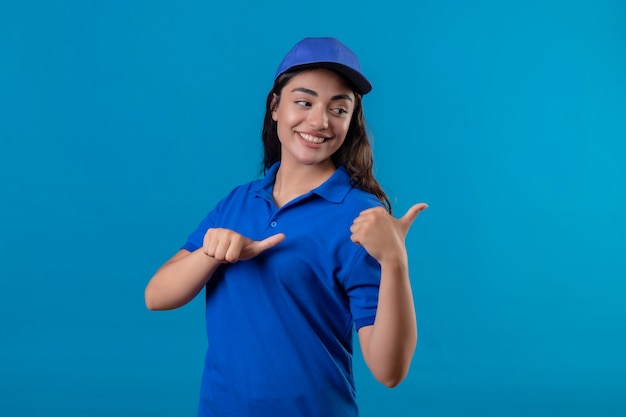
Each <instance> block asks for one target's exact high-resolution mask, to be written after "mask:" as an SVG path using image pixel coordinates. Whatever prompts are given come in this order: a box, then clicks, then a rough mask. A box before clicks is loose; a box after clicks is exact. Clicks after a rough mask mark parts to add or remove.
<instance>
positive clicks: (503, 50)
mask: <svg viewBox="0 0 626 417" xmlns="http://www.w3.org/2000/svg"><path fill="white" fill-rule="evenodd" d="M8 4H9V3H8V2H4V3H3V5H2V6H0V178H1V184H0V210H1V216H0V245H1V246H0V320H1V333H0V334H1V336H0V337H1V340H0V415H2V416H35V415H62V416H66V417H73V416H86V415H89V416H144V415H145V416H148V415H150V416H174V415H177V416H182V415H194V413H195V409H196V401H197V395H198V391H199V382H200V372H201V368H202V360H203V353H204V348H205V344H206V342H205V336H204V333H203V305H202V297H199V298H198V299H196V300H194V301H193V302H192V303H190V304H189V305H187V306H185V307H183V308H181V309H179V310H176V311H171V312H166V313H151V312H148V311H147V310H146V309H145V307H144V304H143V289H144V287H145V284H146V283H147V281H148V279H149V278H150V277H151V275H152V274H153V272H154V271H155V270H156V268H157V267H158V266H159V265H160V264H161V263H162V262H163V261H165V260H166V259H167V258H169V257H170V256H171V255H172V254H174V253H175V252H176V250H177V249H178V247H179V246H180V245H182V244H183V243H184V240H185V238H186V236H187V234H188V233H189V232H190V231H191V230H192V229H193V228H194V227H195V226H196V224H197V223H198V222H199V221H200V219H201V218H202V217H203V216H204V215H205V213H206V212H207V211H208V210H209V209H210V208H211V207H212V206H213V205H214V204H215V203H216V202H217V201H218V199H220V198H221V197H222V196H224V195H225V194H226V193H227V192H228V191H229V190H230V189H231V188H232V187H234V186H235V185H237V184H240V183H242V182H246V181H249V180H250V179H253V178H255V177H256V175H257V173H258V170H259V163H260V158H261V145H260V139H259V135H260V129H261V122H262V117H263V109H264V100H265V96H266V94H267V91H268V90H269V88H270V86H271V81H272V77H273V74H274V70H275V68H276V66H277V65H278V62H279V61H280V59H281V58H282V56H283V55H284V53H286V51H287V50H288V49H289V48H290V47H291V46H292V45H293V44H294V43H295V42H297V41H298V40H300V39H301V38H302V37H305V36H329V35H330V36H335V37H338V38H339V39H341V40H342V41H343V42H344V43H346V44H347V45H349V46H350V47H351V48H352V49H353V50H354V51H355V52H357V54H358V55H359V57H360V59H361V64H362V67H363V68H364V70H365V72H366V74H367V75H368V77H369V78H370V79H371V81H372V83H373V85H374V90H373V92H372V93H371V94H370V95H368V96H366V98H365V101H364V106H365V111H366V115H367V118H368V122H369V126H370V129H371V131H372V134H373V138H374V152H375V158H376V159H375V160H376V173H377V175H378V178H379V180H380V182H381V183H382V184H383V186H384V187H385V189H386V191H387V192H388V194H389V196H390V197H391V199H392V202H393V203H394V206H395V210H396V213H397V214H402V213H404V211H405V210H406V209H408V207H410V206H411V205H412V204H413V203H415V202H418V201H426V202H428V203H429V205H430V209H429V210H427V211H426V212H424V213H423V214H422V215H421V216H420V217H419V218H418V219H417V221H416V223H415V224H414V226H413V228H412V229H411V233H410V235H409V237H408V240H407V245H408V248H409V251H410V265H411V272H412V283H413V290H414V295H415V302H416V306H417V311H418V319H419V328H420V343H419V345H418V349H417V352H416V355H415V358H414V361H413V364H412V368H411V372H410V374H409V376H408V377H407V379H406V380H405V381H404V382H403V383H402V384H401V385H400V386H399V387H398V388H395V389H393V390H389V389H387V388H384V387H383V386H381V385H379V384H378V383H377V382H375V380H374V379H373V377H372V376H371V375H370V374H369V371H368V370H367V369H366V368H365V366H364V364H363V361H362V358H361V356H360V354H359V353H357V355H356V356H355V367H356V378H357V389H358V399H359V404H360V406H361V410H362V416H363V417H374V416H383V415H384V416H390V417H393V416H397V417H400V416H425V417H426V416H433V417H434V416H437V417H446V416H530V415H532V416H553V415H567V416H578V415H581V416H582V415H601V416H623V415H626V354H625V352H626V308H625V306H624V296H625V295H626V284H625V278H626V256H625V255H626V215H625V214H624V204H625V203H626V145H625V140H626V77H625V74H626V48H624V45H625V40H626V5H625V4H624V2H621V1H597V0H596V1H586V2H583V1H530V2H529V1H523V2H522V1H520V2H500V1H495V0H493V1H477V2H460V1H459V2H454V1H449V0H448V1H445V0H444V1H434V0H433V1H417V2H412V1H404V2H394V1H376V2H370V1H364V0H345V1H342V2H331V3H319V2H293V1H273V2H271V3H266V2H255V1H252V0H246V1H241V2H201V1H180V0H177V1H173V0H172V1H147V0H144V1H129V2H111V1H93V2H81V1H39V2H37V1H25V2H19V3H18V2H15V3H10V4H11V5H8Z"/></svg>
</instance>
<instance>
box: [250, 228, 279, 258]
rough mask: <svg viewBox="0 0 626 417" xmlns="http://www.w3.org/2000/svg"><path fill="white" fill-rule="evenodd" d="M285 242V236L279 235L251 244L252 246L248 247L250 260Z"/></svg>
mask: <svg viewBox="0 0 626 417" xmlns="http://www.w3.org/2000/svg"><path fill="white" fill-rule="evenodd" d="M283 240H285V234H284V233H277V234H275V235H272V236H270V237H267V238H265V239H263V240H257V241H254V242H252V243H250V245H248V247H247V248H246V249H247V252H248V254H249V258H253V257H255V256H257V255H258V254H260V253H261V252H263V251H265V250H267V249H269V248H273V247H274V246H276V245H278V244H279V243H280V242H282V241H283Z"/></svg>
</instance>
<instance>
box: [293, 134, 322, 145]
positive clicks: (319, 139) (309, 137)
mask: <svg viewBox="0 0 626 417" xmlns="http://www.w3.org/2000/svg"><path fill="white" fill-rule="evenodd" d="M298 135H300V137H301V138H302V139H304V140H305V141H306V142H309V143H315V144H320V143H323V142H324V141H325V140H326V138H323V137H319V136H312V135H308V134H306V133H302V132H298Z"/></svg>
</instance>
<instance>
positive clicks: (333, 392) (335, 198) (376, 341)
mask: <svg viewBox="0 0 626 417" xmlns="http://www.w3.org/2000/svg"><path fill="white" fill-rule="evenodd" d="M370 90H371V85H370V83H369V81H368V80H367V79H366V78H365V76H363V74H362V73H361V69H360V66H359V62H358V60H357V57H356V56H355V55H354V54H353V53H352V52H351V51H350V50H349V49H348V48H347V47H346V46H345V45H343V44H342V43H340V42H339V41H337V40H336V39H333V38H306V39H304V40H302V41H301V42H299V43H298V44H296V45H295V46H294V47H293V49H292V50H291V51H290V52H289V53H288V54H287V55H286V56H285V58H284V59H283V61H282V63H281V64H280V66H279V68H278V71H277V73H276V78H275V82H274V86H273V88H272V90H271V91H270V93H269V95H268V98H267V107H266V116H265V121H264V126H263V133H262V137H263V144H264V150H265V155H264V167H265V177H264V178H263V179H261V180H256V181H253V182H250V183H248V184H245V185H242V186H239V187H237V188H235V189H234V190H233V191H232V192H231V193H230V194H229V195H228V196H227V197H226V198H224V199H223V200H222V201H220V202H219V203H218V204H217V206H216V207H215V208H214V209H213V210H212V211H211V212H210V213H209V214H208V216H207V217H206V218H205V219H204V220H203V221H202V222H201V223H200V225H199V227H198V228H197V229H196V230H195V231H194V232H193V233H192V234H191V235H190V236H189V238H188V240H187V242H186V244H185V245H184V246H183V247H182V249H181V250H180V251H179V252H178V253H177V254H176V255H174V257H173V258H172V259H170V260H169V261H167V262H166V263H165V264H164V265H163V266H162V267H161V268H160V269H159V270H158V271H157V272H156V274H155V275H154V277H153V278H152V279H151V280H150V282H149V283H148V285H147V287H146V291H145V299H146V305H147V307H148V308H149V309H150V310H167V309H174V308H177V307H180V306H182V305H184V304H186V303H187V302H189V301H190V300H192V299H193V298H194V297H195V296H196V295H197V294H198V293H199V292H200V291H201V290H202V289H203V288H205V287H206V328H207V335H208V349H207V353H206V360H205V368H204V372H203V377H202V388H201V398H200V406H199V412H198V415H199V416H237V417H242V416H267V417H277V416H290V417H293V416H324V417H328V416H346V417H348V416H351V417H352V416H358V409H357V405H356V396H355V388H354V380H353V374H352V352H353V348H352V338H353V332H354V331H355V330H356V331H357V332H358V340H359V343H360V346H361V350H362V352H363V355H364V359H365V362H366V363H367V365H368V367H369V368H370V370H371V371H372V373H373V375H374V376H375V378H376V379H377V380H379V381H380V382H381V383H383V384H384V385H386V386H389V387H393V386H395V385H397V384H399V383H400V382H401V381H402V379H403V378H404V377H405V376H406V374H407V372H408V368H409V365H410V362H411V359H412V356H413V352H414V350H415V346H416V343H417V325H416V319H415V309H414V305H413V298H412V295H411V286H410V282H409V272H408V260H407V253H406V248H405V244H404V241H405V236H406V234H407V231H408V229H409V227H410V225H411V223H412V222H413V220H414V219H415V218H416V217H417V215H418V214H419V212H420V211H421V210H423V209H425V208H426V207H427V206H426V204H416V205H414V206H413V207H411V208H410V209H409V211H408V212H407V213H406V214H405V215H404V216H403V217H401V218H399V219H395V218H394V217H392V216H391V207H390V204H389V199H388V198H387V196H386V195H385V193H384V192H383V191H382V189H381V187H380V185H379V184H378V182H377V181H376V179H375V178H374V176H373V173H372V163H373V161H372V153H371V147H370V143H369V140H368V137H367V133H366V130H365V119H364V116H363V109H362V106H361V99H362V96H363V95H364V94H366V93H368V92H369V91H370Z"/></svg>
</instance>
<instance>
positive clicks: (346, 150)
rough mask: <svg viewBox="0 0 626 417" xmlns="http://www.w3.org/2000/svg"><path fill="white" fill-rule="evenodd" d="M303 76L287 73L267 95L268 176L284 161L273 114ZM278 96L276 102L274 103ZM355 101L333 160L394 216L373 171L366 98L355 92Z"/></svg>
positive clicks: (265, 160)
mask: <svg viewBox="0 0 626 417" xmlns="http://www.w3.org/2000/svg"><path fill="white" fill-rule="evenodd" d="M304 71H306V70H304ZM300 72H302V70H300V71H292V72H285V73H283V74H282V75H280V76H279V77H278V78H277V79H276V81H275V82H274V86H273V87H272V89H271V90H270V92H269V94H268V95H267V101H266V104H265V118H264V120H263V131H262V132H261V137H262V139H263V153H264V155H263V172H267V170H268V169H269V168H270V167H271V166H272V165H274V163H276V162H278V161H280V157H281V146H280V141H279V139H278V130H277V124H276V122H275V121H274V119H272V112H273V111H274V110H276V108H277V107H278V103H279V102H280V94H281V92H282V90H283V87H284V86H285V85H287V83H288V82H289V81H290V80H291V79H292V78H293V77H294V76H295V75H297V74H298V73H300ZM340 76H341V75H340ZM342 77H343V76H342ZM344 79H345V78H344ZM345 81H346V83H347V84H348V85H351V84H350V82H349V81H348V80H347V79H345ZM353 90H354V89H353ZM274 96H275V97H276V99H274ZM354 97H355V100H354V113H353V114H352V120H351V121H350V127H349V128H348V133H347V134H346V139H345V141H344V142H343V144H342V145H341V147H340V148H339V149H337V151H336V152H335V153H334V154H333V155H332V157H331V158H332V161H333V163H334V164H335V166H336V167H339V166H343V167H344V168H345V169H346V171H347V172H348V175H349V176H350V181H351V182H352V184H353V185H354V186H355V187H357V188H360V189H361V190H364V191H367V192H368V193H371V194H373V195H374V196H376V198H378V200H379V201H380V202H381V203H382V204H383V206H384V207H385V208H386V209H387V211H388V212H389V213H391V202H390V201H389V197H387V194H385V192H384V191H383V189H382V187H381V186H380V184H379V183H378V181H377V180H376V178H375V177H374V172H373V170H372V168H373V166H374V158H373V156H372V146H371V144H370V140H369V137H368V135H367V129H366V127H365V116H364V115H363V106H362V99H363V97H362V96H361V94H359V93H357V92H356V91H354Z"/></svg>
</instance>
